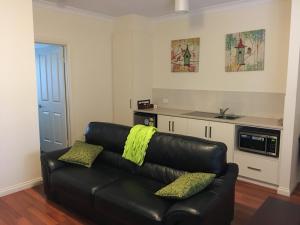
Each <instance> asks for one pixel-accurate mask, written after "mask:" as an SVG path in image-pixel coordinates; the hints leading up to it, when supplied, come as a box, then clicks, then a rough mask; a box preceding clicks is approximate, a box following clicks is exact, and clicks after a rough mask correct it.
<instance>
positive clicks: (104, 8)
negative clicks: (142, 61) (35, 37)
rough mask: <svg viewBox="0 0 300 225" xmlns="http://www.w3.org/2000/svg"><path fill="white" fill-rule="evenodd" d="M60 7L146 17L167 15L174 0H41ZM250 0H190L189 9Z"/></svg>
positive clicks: (114, 14) (171, 11)
mask: <svg viewBox="0 0 300 225" xmlns="http://www.w3.org/2000/svg"><path fill="white" fill-rule="evenodd" d="M43 1H48V2H52V3H55V4H57V5H58V6H60V7H74V8H78V9H83V10H88V11H92V12H95V13H101V14H105V15H108V16H113V17H117V16H123V15H127V14H138V15H142V16H147V17H158V16H164V15H169V14H172V13H173V12H174V4H175V3H174V0H43ZM245 1H249V2H251V1H252V0H190V8H191V11H195V10H199V9H201V8H205V7H211V6H216V5H219V4H225V3H233V2H245Z"/></svg>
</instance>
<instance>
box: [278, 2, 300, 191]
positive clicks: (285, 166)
mask: <svg viewBox="0 0 300 225" xmlns="http://www.w3.org/2000/svg"><path fill="white" fill-rule="evenodd" d="M299 27H300V1H299V0H292V9H291V30H290V43H289V56H288V61H289V63H288V74H287V85H286V97H285V106H284V123H283V130H284V132H283V142H282V146H281V162H280V180H279V192H280V193H283V194H288V193H289V192H291V191H293V189H294V188H295V186H296V184H297V181H298V179H297V178H298V177H297V176H298V173H299V171H298V165H297V164H298V154H299V151H298V147H299V146H298V137H299V134H300V80H299V64H300V57H299V54H300V30H299ZM283 152H284V153H283Z"/></svg>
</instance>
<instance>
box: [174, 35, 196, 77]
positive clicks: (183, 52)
mask: <svg viewBox="0 0 300 225" xmlns="http://www.w3.org/2000/svg"><path fill="white" fill-rule="evenodd" d="M199 48H200V38H189V39H181V40H173V41H171V71H172V72H199Z"/></svg>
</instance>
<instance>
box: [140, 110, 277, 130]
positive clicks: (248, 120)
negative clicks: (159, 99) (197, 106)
mask: <svg viewBox="0 0 300 225" xmlns="http://www.w3.org/2000/svg"><path fill="white" fill-rule="evenodd" d="M194 111H195V110H194ZM194 111H193V110H182V109H168V108H158V109H145V110H135V112H143V113H152V114H157V115H166V116H175V117H183V118H190V119H198V120H207V121H216V122H222V123H231V124H236V125H241V126H253V127H263V128H272V129H277V130H282V120H281V119H273V118H261V117H251V116H241V117H240V118H237V119H234V120H228V119H218V118H214V117H215V116H216V115H218V114H217V113H209V112H200V111H199V112H198V113H197V114H198V115H197V116H192V115H186V114H187V113H191V112H194Z"/></svg>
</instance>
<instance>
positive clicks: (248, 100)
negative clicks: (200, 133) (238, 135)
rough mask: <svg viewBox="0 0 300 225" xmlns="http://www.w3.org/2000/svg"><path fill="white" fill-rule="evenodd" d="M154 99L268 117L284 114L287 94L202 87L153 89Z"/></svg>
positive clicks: (169, 105)
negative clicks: (206, 88)
mask: <svg viewBox="0 0 300 225" xmlns="http://www.w3.org/2000/svg"><path fill="white" fill-rule="evenodd" d="M152 95H153V102H154V104H157V105H158V106H159V107H162V108H177V109H187V110H198V111H204V112H219V108H227V107H229V108H230V110H229V111H228V113H234V114H237V115H246V116H257V117H266V118H282V117H283V108H284V97H285V95H284V94H282V93H257V92H228V91H202V90H175V89H160V88H154V89H152Z"/></svg>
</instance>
